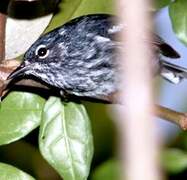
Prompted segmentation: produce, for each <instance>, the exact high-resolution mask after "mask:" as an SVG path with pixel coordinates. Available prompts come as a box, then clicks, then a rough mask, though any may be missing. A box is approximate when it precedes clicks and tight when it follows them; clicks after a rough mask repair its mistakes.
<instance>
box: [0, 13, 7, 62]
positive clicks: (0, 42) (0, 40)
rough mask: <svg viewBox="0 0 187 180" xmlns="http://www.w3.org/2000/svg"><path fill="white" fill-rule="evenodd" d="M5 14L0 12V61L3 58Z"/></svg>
mask: <svg viewBox="0 0 187 180" xmlns="http://www.w3.org/2000/svg"><path fill="white" fill-rule="evenodd" d="M5 26H6V15H4V14H1V13H0V63H1V61H2V60H4V58H5Z"/></svg>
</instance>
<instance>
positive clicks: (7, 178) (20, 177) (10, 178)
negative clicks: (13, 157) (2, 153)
mask: <svg viewBox="0 0 187 180" xmlns="http://www.w3.org/2000/svg"><path fill="white" fill-rule="evenodd" d="M0 179H1V180H15V179H16V180H34V178H33V177H31V176H30V175H28V174H27V173H25V172H23V171H21V170H19V169H17V168H15V167H14V166H11V165H8V164H4V163H0Z"/></svg>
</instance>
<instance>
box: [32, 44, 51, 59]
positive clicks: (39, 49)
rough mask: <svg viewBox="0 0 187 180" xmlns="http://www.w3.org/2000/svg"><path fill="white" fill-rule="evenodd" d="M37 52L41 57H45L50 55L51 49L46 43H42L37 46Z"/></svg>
mask: <svg viewBox="0 0 187 180" xmlns="http://www.w3.org/2000/svg"><path fill="white" fill-rule="evenodd" d="M35 54H36V56H39V58H41V59H44V58H46V57H47V56H48V55H49V50H48V49H47V48H46V46H45V45H40V46H38V47H37V48H36V51H35Z"/></svg>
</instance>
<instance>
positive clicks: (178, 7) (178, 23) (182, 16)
mask: <svg viewBox="0 0 187 180" xmlns="http://www.w3.org/2000/svg"><path fill="white" fill-rule="evenodd" d="M169 15H170V18H171V22H172V27H173V30H174V32H175V33H176V35H177V37H178V38H179V40H180V41H181V42H183V43H184V44H185V45H187V1H186V0H176V1H174V2H172V3H171V5H170V6H169Z"/></svg>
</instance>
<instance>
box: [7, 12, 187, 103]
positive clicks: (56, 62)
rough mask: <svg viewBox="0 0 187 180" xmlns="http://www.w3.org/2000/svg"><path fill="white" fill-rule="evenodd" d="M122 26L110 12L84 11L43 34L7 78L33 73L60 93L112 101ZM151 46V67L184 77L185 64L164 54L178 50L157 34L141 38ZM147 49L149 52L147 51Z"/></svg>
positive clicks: (174, 80)
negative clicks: (173, 60) (84, 12)
mask: <svg viewBox="0 0 187 180" xmlns="http://www.w3.org/2000/svg"><path fill="white" fill-rule="evenodd" d="M123 28H124V29H125V28H127V27H126V26H124V25H122V24H121V23H120V22H119V21H118V20H117V18H116V17H115V16H111V15H107V14H91V15H85V16H81V17H78V18H75V19H73V20H71V21H70V22H68V23H66V24H64V25H62V26H60V27H58V28H56V29H54V30H53V31H51V32H49V33H47V34H45V35H42V36H41V37H40V38H39V39H38V40H37V41H36V42H35V43H34V44H33V45H32V46H31V47H30V48H29V49H28V51H27V52H26V53H25V55H24V59H23V62H22V64H21V65H20V67H18V68H17V69H16V70H15V71H14V72H13V73H12V74H11V75H10V76H9V79H15V78H17V77H23V78H27V77H28V76H30V77H35V78H37V79H39V80H42V81H43V82H45V83H47V84H48V85H50V86H54V87H56V88H58V89H59V90H60V91H61V93H62V94H63V95H65V94H67V95H68V94H69V95H73V96H77V97H78V98H85V97H87V98H91V99H97V100H101V101H107V102H109V103H113V102H114V100H113V98H112V97H113V95H114V94H116V93H117V92H120V89H121V86H120V79H121V78H120V71H121V68H120V67H121V66H120V57H119V53H118V52H119V50H121V49H122V42H120V40H119V38H117V37H118V35H119V33H120V32H121V31H122V30H123ZM143 40H145V41H146V42H148V43H150V45H151V46H152V47H153V51H154V57H153V58H152V59H151V68H152V72H153V73H154V74H155V73H156V74H158V73H160V75H161V76H162V77H164V78H165V79H167V80H169V81H170V82H172V83H179V82H180V81H181V80H182V79H183V78H187V69H185V68H182V67H179V66H176V65H174V64H171V63H168V62H166V61H164V60H163V57H164V56H166V57H170V58H179V57H180V55H179V54H178V53H177V52H176V51H175V50H174V49H173V48H172V47H171V46H170V45H168V44H167V43H166V42H164V41H163V40H162V39H161V38H160V37H159V36H157V35H155V34H153V40H152V41H150V40H147V39H143ZM148 53H149V52H148Z"/></svg>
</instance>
